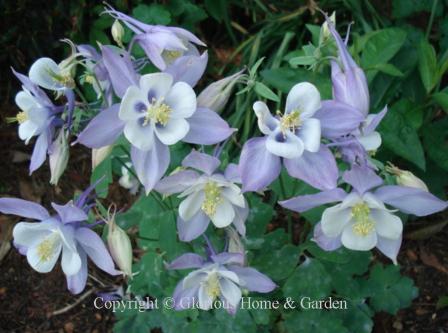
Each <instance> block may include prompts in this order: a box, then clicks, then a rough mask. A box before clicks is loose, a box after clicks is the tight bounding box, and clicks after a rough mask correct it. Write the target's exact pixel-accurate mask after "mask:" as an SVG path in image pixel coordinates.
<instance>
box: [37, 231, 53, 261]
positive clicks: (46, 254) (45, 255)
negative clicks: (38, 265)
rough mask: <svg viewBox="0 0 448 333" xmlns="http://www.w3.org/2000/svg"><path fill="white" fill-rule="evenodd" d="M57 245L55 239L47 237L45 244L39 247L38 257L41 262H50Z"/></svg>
mask: <svg viewBox="0 0 448 333" xmlns="http://www.w3.org/2000/svg"><path fill="white" fill-rule="evenodd" d="M55 243H56V239H55V237H53V236H50V237H47V238H46V239H45V240H44V241H43V242H41V243H40V244H39V245H38V246H37V255H38V256H39V258H40V260H41V261H48V260H50V258H51V256H52V254H53V251H54V246H55Z"/></svg>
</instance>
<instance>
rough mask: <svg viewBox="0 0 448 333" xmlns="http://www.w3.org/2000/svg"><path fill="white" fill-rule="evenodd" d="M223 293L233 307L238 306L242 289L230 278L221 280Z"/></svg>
mask: <svg viewBox="0 0 448 333" xmlns="http://www.w3.org/2000/svg"><path fill="white" fill-rule="evenodd" d="M219 285H220V288H221V294H222V296H223V297H224V298H225V300H226V301H227V302H229V304H230V305H231V306H232V307H236V306H237V305H238V303H239V302H240V300H241V289H240V288H239V287H238V286H236V285H235V283H233V282H232V281H230V280H227V279H221V280H219Z"/></svg>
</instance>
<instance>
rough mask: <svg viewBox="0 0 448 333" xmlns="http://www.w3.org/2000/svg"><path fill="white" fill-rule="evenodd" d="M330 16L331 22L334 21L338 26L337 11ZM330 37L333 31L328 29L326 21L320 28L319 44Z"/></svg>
mask: <svg viewBox="0 0 448 333" xmlns="http://www.w3.org/2000/svg"><path fill="white" fill-rule="evenodd" d="M329 18H330V21H331V23H333V25H334V26H336V12H333V13H332V14H331V16H330V17H329ZM330 37H331V32H330V30H329V29H328V22H327V21H325V22H324V23H323V24H322V26H321V28H320V36H319V44H322V43H323V42H325V41H326V40H327V39H328V38H330Z"/></svg>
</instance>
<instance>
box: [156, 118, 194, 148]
mask: <svg viewBox="0 0 448 333" xmlns="http://www.w3.org/2000/svg"><path fill="white" fill-rule="evenodd" d="M154 130H155V132H156V135H157V137H158V138H159V139H160V141H162V143H164V144H166V145H174V144H175V143H177V142H179V141H180V140H182V139H183V138H184V137H185V135H187V133H188V131H189V130H190V124H188V122H187V121H186V120H185V119H182V118H180V119H173V118H172V119H170V120H169V121H168V123H167V124H166V125H165V126H162V125H156V126H155V128H154Z"/></svg>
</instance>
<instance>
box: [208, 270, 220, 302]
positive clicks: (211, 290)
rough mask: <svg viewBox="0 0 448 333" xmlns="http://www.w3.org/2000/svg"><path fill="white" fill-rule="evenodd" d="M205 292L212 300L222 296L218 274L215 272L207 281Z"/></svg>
mask: <svg viewBox="0 0 448 333" xmlns="http://www.w3.org/2000/svg"><path fill="white" fill-rule="evenodd" d="M205 290H206V292H207V295H208V296H210V297H211V298H212V299H215V298H216V297H218V296H219V295H220V294H221V288H220V286H219V276H218V273H216V272H213V273H211V274H210V275H209V276H208V278H207V281H206V282H205Z"/></svg>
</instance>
